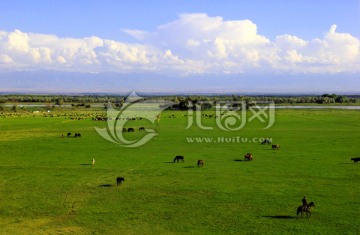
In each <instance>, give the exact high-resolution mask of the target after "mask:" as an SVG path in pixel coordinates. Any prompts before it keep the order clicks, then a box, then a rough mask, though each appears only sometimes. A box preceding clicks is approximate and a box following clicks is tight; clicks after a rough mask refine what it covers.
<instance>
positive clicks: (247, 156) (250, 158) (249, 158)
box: [244, 153, 253, 161]
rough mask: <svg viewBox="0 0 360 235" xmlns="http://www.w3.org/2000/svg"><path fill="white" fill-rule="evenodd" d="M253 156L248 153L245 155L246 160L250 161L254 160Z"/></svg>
mask: <svg viewBox="0 0 360 235" xmlns="http://www.w3.org/2000/svg"><path fill="white" fill-rule="evenodd" d="M252 158H253V157H252V154H251V153H247V154H245V156H244V159H245V160H249V161H251V160H252Z"/></svg>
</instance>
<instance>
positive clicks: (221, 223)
mask: <svg viewBox="0 0 360 235" xmlns="http://www.w3.org/2000/svg"><path fill="white" fill-rule="evenodd" d="M57 112H59V113H58V114H64V113H66V112H70V111H57ZM71 112H75V111H71ZM88 113H91V111H89V112H88ZM172 114H174V115H176V116H177V118H169V116H170V115H172ZM184 114H186V113H185V112H180V111H173V112H170V111H166V112H163V113H162V116H161V122H160V126H159V130H158V133H159V135H158V136H156V137H155V138H153V139H152V140H151V141H150V142H148V143H147V144H145V145H143V146H141V147H138V148H124V147H121V146H118V145H116V144H113V143H110V142H108V141H106V140H105V139H103V138H102V137H101V136H100V135H99V134H98V133H97V132H96V131H95V129H94V127H95V126H96V127H105V125H106V122H101V121H100V122H99V121H92V120H91V117H86V118H85V119H82V120H71V119H70V118H69V117H68V116H62V115H59V116H58V115H56V113H55V115H54V117H43V115H42V114H37V115H35V116H33V115H32V114H30V115H17V116H10V115H8V116H7V117H5V116H2V117H0V234H34V235H35V234H36V235H41V234H360V227H359V225H358V222H359V221H360V198H359V195H360V187H359V181H360V165H359V164H354V163H353V162H352V161H350V158H351V157H360V145H359V141H360V112H359V111H355V110H277V111H276V121H275V124H274V126H272V127H271V128H269V129H266V130H264V129H263V128H264V125H263V123H260V122H259V121H256V120H255V121H253V122H249V123H247V124H246V125H245V126H244V128H242V129H241V130H239V131H229V132H226V131H223V130H221V129H219V128H218V127H217V126H216V124H215V119H210V118H204V119H203V124H204V125H206V126H209V127H210V126H212V127H213V130H202V129H200V128H199V127H197V126H196V125H193V126H192V127H190V128H189V129H185V128H186V126H187V117H185V116H183V115H184ZM129 126H132V127H135V129H136V131H135V132H134V133H125V134H126V137H128V138H138V137H140V136H141V135H143V134H142V133H141V132H139V131H137V128H138V127H140V126H150V124H149V123H147V122H146V121H144V120H136V121H131V122H130V123H129ZM68 132H71V133H77V132H79V133H81V135H82V137H81V138H61V135H62V134H64V135H66V134H67V133H68ZM264 137H267V138H271V139H272V140H273V143H278V144H280V145H281V148H280V150H272V149H271V146H270V145H261V144H260V143H258V142H257V141H255V140H257V139H258V138H264ZM189 138H213V140H215V141H216V142H214V141H212V142H210V141H209V142H206V141H203V142H202V143H200V142H196V141H194V139H191V140H192V141H193V142H191V141H189ZM226 138H228V139H236V138H242V140H243V141H242V142H237V141H230V142H226V141H225V139H226ZM201 140H203V139H201ZM222 140H224V141H222ZM248 152H251V153H252V154H253V157H254V160H253V161H243V158H244V157H243V156H244V154H246V153H248ZM176 155H183V156H185V162H184V163H172V160H173V158H174V156H176ZM93 158H94V159H95V160H96V164H95V165H94V166H92V165H91V160H92V159H93ZM198 159H203V160H204V161H205V165H204V166H203V167H197V166H196V162H197V160H198ZM118 176H122V177H124V178H125V182H124V183H123V184H122V185H121V186H119V187H116V177H118ZM304 195H306V196H307V198H308V201H313V202H314V203H315V205H316V207H315V208H313V209H312V216H311V218H309V219H308V218H299V219H296V208H297V207H298V206H299V205H300V204H301V199H302V197H303V196H304Z"/></svg>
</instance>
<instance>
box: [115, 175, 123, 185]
mask: <svg viewBox="0 0 360 235" xmlns="http://www.w3.org/2000/svg"><path fill="white" fill-rule="evenodd" d="M123 181H125V179H124V178H123V177H117V178H116V186H119V185H121V183H122V182H123Z"/></svg>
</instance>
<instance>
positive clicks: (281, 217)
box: [262, 215, 296, 219]
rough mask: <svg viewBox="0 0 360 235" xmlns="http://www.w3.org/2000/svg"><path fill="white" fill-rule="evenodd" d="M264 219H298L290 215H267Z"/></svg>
mask: <svg viewBox="0 0 360 235" xmlns="http://www.w3.org/2000/svg"><path fill="white" fill-rule="evenodd" d="M262 217H264V218H271V219H296V216H290V215H265V216H262Z"/></svg>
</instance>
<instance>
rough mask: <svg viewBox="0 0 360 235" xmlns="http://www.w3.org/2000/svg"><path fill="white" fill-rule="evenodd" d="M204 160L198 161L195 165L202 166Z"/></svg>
mask: <svg viewBox="0 0 360 235" xmlns="http://www.w3.org/2000/svg"><path fill="white" fill-rule="evenodd" d="M204 163H205V162H204V160H198V162H197V165H198V166H204Z"/></svg>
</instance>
